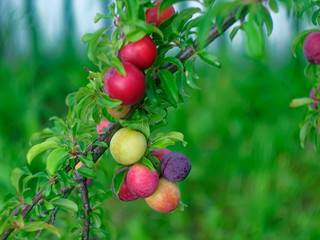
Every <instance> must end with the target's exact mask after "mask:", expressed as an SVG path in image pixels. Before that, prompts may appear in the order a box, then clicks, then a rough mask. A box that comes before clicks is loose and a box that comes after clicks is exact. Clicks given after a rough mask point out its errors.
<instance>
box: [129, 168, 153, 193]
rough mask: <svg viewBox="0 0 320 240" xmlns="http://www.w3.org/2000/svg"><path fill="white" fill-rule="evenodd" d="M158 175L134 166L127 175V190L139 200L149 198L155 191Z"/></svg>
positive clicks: (147, 169)
mask: <svg viewBox="0 0 320 240" xmlns="http://www.w3.org/2000/svg"><path fill="white" fill-rule="evenodd" d="M158 184H159V175H158V172H157V171H154V172H153V171H151V170H150V169H149V168H147V167H146V166H143V165H141V164H134V165H133V166H132V167H130V169H129V171H128V174H127V185H128V188H129V190H130V191H131V192H132V193H133V194H135V195H137V196H138V197H140V198H146V197H149V196H150V195H151V194H152V193H154V191H155V190H156V189H157V187H158Z"/></svg>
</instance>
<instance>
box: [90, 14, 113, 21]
mask: <svg viewBox="0 0 320 240" xmlns="http://www.w3.org/2000/svg"><path fill="white" fill-rule="evenodd" d="M102 18H104V19H112V18H113V16H112V15H111V14H108V15H103V14H101V13H97V14H96V16H95V17H94V19H93V22H94V23H97V22H99V21H100V20H101V19H102Z"/></svg>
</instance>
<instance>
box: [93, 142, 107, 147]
mask: <svg viewBox="0 0 320 240" xmlns="http://www.w3.org/2000/svg"><path fill="white" fill-rule="evenodd" d="M93 145H94V146H101V147H105V148H108V144H106V143H105V142H101V141H100V142H95V143H94V144H93Z"/></svg>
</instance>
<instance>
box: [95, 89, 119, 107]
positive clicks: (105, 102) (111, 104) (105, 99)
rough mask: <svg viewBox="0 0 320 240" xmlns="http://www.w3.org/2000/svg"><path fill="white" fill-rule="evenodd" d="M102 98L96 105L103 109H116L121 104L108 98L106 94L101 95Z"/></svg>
mask: <svg viewBox="0 0 320 240" xmlns="http://www.w3.org/2000/svg"><path fill="white" fill-rule="evenodd" d="M101 96H102V98H99V100H98V104H99V105H101V106H103V107H111V108H112V107H116V106H118V105H120V104H121V103H122V101H121V100H118V99H113V98H110V97H109V96H108V95H107V94H105V93H101Z"/></svg>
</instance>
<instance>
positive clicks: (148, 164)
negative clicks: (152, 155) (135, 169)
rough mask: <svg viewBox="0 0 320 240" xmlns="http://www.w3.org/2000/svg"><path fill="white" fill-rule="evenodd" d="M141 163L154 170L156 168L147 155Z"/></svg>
mask: <svg viewBox="0 0 320 240" xmlns="http://www.w3.org/2000/svg"><path fill="white" fill-rule="evenodd" d="M140 164H141V165H143V166H145V167H147V168H148V169H149V170H150V171H152V172H155V171H156V169H155V168H154V166H153V164H152V163H151V161H150V160H149V159H147V158H145V157H143V158H142V159H141V162H140Z"/></svg>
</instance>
